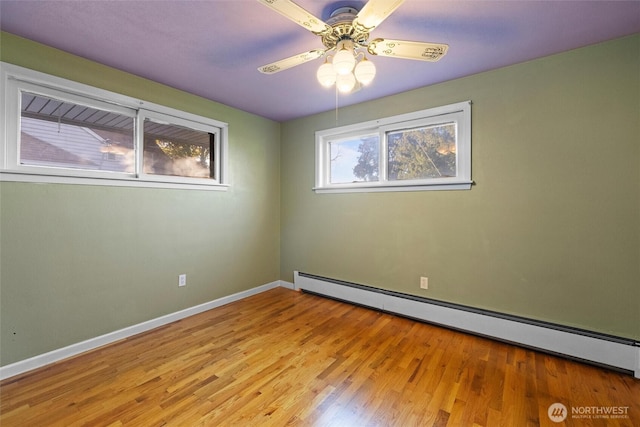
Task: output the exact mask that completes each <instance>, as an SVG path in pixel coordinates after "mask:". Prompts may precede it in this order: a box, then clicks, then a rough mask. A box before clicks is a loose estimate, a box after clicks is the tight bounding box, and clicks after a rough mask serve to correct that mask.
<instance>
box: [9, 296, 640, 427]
mask: <svg viewBox="0 0 640 427" xmlns="http://www.w3.org/2000/svg"><path fill="white" fill-rule="evenodd" d="M554 403H562V404H563V405H565V407H566V408H567V411H568V417H567V419H566V420H565V421H564V422H562V423H555V422H552V421H551V419H550V418H549V416H548V409H549V406H550V405H552V404H554ZM613 408H615V409H613ZM572 411H578V412H582V413H581V414H580V416H581V417H583V418H577V416H578V414H577V413H576V414H575V415H572ZM585 411H589V412H591V413H592V414H591V418H586V415H587V414H585V413H584V412H585ZM612 411H615V412H617V415H616V416H617V417H623V418H612V416H613V415H611V412H612ZM593 412H600V414H599V415H598V414H596V415H594V414H593ZM603 412H607V413H608V414H609V418H603V417H604V416H605V415H603ZM597 417H600V418H597ZM0 425H1V426H2V427H10V426H65V427H67V426H83V425H88V426H121V425H127V426H145V427H146V426H164V425H170V426H251V425H260V426H263V425H264V426H285V425H304V426H341V427H343V426H445V425H446V426H538V425H542V426H556V425H566V426H617V425H620V426H633V425H635V426H638V425H640V380H637V379H634V378H633V377H631V376H629V375H624V374H620V373H616V372H612V371H608V370H604V369H600V368H596V367H593V366H588V365H583V364H580V363H576V362H572V361H568V360H564V359H561V358H558V357H554V356H549V355H545V354H542V353H537V352H534V351H531V350H527V349H523V348H519V347H515V346H511V345H508V344H504V343H500V342H496V341H492V340H489V339H484V338H479V337H474V336H471V335H466V334H463V333H459V332H455V331H451V330H448V329H443V328H439V327H436V326H432V325H427V324H424V323H419V322H415V321H412V320H409V319H405V318H401V317H396V316H393V315H389V314H385V313H379V312H376V311H374V310H370V309H366V308H362V307H357V306H353V305H349V304H345V303H341V302H337V301H333V300H329V299H325V298H321V297H317V296H314V295H309V294H302V293H298V292H295V291H291V290H288V289H283V288H279V289H274V290H271V291H268V292H265V293H262V294H259V295H255V296H253V297H250V298H247V299H245V300H242V301H238V302H234V303H231V304H228V305H226V306H223V307H219V308H216V309H214V310H211V311H208V312H205V313H202V314H199V315H196V316H193V317H190V318H188V319H184V320H181V321H178V322H175V323H172V324H170V325H166V326H163V327H161V328H158V329H155V330H153V331H150V332H147V333H144V334H141V335H138V336H135V337H131V338H129V339H126V340H123V341H121V342H118V343H115V344H113V345H109V346H106V347H103V348H101V349H97V350H95V351H92V352H88V353H86V354H83V355H80V356H77V357H74V358H72V359H69V360H67V361H63V362H60V363H56V364H54V365H52V366H49V367H46V368H42V369H40V370H37V371H33V372H31V373H27V374H24V375H20V376H16V377H14V378H9V379H7V380H5V381H4V382H2V383H0Z"/></svg>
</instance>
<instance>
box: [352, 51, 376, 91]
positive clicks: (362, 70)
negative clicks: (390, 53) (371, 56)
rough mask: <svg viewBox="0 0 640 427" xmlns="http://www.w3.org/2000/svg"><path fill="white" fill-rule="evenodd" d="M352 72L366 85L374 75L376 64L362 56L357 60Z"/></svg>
mask: <svg viewBox="0 0 640 427" xmlns="http://www.w3.org/2000/svg"><path fill="white" fill-rule="evenodd" d="M354 72H355V75H356V79H358V81H359V82H360V83H362V84H363V85H365V86H366V85H368V84H369V83H371V82H372V81H373V79H374V77H375V76H376V66H375V64H374V63H373V62H371V61H369V60H368V59H367V58H366V57H364V58H362V61H360V62H358V65H356V69H355V71H354Z"/></svg>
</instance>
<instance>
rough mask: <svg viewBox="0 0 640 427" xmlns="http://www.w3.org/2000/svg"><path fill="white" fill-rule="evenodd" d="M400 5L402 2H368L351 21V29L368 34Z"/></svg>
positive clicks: (386, 0) (399, 0) (373, 0)
mask: <svg viewBox="0 0 640 427" xmlns="http://www.w3.org/2000/svg"><path fill="white" fill-rule="evenodd" d="M402 3H404V0H369V1H368V2H367V4H365V5H364V7H363V8H362V10H361V11H360V12H359V13H358V16H356V19H354V20H353V27H354V28H355V29H356V31H358V32H370V31H372V30H373V29H374V28H375V27H377V26H378V25H380V23H381V22H382V21H384V20H385V19H387V17H388V16H389V15H391V14H392V13H393V11H394V10H396V9H397V8H398V7H399V6H400V5H401V4H402Z"/></svg>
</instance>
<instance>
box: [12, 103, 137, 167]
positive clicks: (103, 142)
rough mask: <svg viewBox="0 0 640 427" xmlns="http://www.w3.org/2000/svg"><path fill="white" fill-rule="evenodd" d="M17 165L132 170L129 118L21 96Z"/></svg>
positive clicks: (132, 126) (108, 112)
mask: <svg viewBox="0 0 640 427" xmlns="http://www.w3.org/2000/svg"><path fill="white" fill-rule="evenodd" d="M21 98H22V99H21V117H20V153H19V157H20V164H22V165H29V166H47V167H59V168H72V169H88V170H100V171H112V172H128V173H132V172H133V171H134V169H135V160H134V151H133V136H134V135H133V129H134V119H133V117H128V116H124V115H121V114H118V113H114V112H110V111H104V110H100V109H96V108H92V107H87V106H83V105H78V104H75V103H72V102H65V101H62V100H58V99H55V98H52V97H47V96H42V95H36V94H32V93H28V92H22V94H21Z"/></svg>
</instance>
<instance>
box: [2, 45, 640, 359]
mask: <svg viewBox="0 0 640 427" xmlns="http://www.w3.org/2000/svg"><path fill="white" fill-rule="evenodd" d="M0 55H1V56H0V58H1V59H2V61H5V62H9V63H14V64H17V65H20V66H24V67H27V68H32V69H35V70H39V71H43V72H46V73H49V74H53V75H57V76H60V77H64V78H68V79H71V80H74V81H78V82H81V83H86V84H89V85H92V86H96V87H100V88H103V89H107V90H111V91H114V92H118V93H123V94H126V95H129V96H132V97H137V98H140V99H144V100H147V101H150V102H154V103H157V104H162V105H167V106H169V107H173V108H178V109H182V110H185V111H188V112H191V113H194V114H199V115H202V116H206V117H211V118H214V119H217V120H221V121H225V122H227V123H229V136H230V140H229V148H230V165H229V166H230V180H231V185H232V186H231V189H230V190H229V191H228V192H208V191H184V190H182V191H181V190H168V189H144V188H121V187H98V186H81V185H56V184H27V183H13V182H1V183H0V255H1V256H0V364H1V365H7V364H10V363H13V362H16V361H20V360H23V359H26V358H28V357H32V356H35V355H38V354H42V353H45V352H47V351H51V350H54V349H58V348H61V347H64V346H66V345H70V344H73V343H77V342H79V341H82V340H85V339H89V338H92V337H95V336H99V335H101V334H104V333H108V332H111V331H114V330H118V329H121V328H124V327H127V326H130V325H134V324H137V323H140V322H143V321H145V320H149V319H153V318H156V317H158V316H162V315H164V314H168V313H172V312H175V311H178V310H181V309H184V308H187V307H192V306H194V305H197V304H201V303H204V302H207V301H211V300H213V299H216V298H220V297H222V296H226V295H229V294H232V293H235V292H239V291H242V290H246V289H250V288H253V287H255V286H259V285H262V284H265V283H269V282H272V281H275V280H278V279H283V280H287V281H291V280H293V271H294V270H298V271H304V272H308V273H314V274H320V275H325V276H329V277H335V278H340V279H344V280H349V281H354V282H358V283H363V284H369V285H373V286H377V287H380V288H384V289H393V290H397V291H400V292H406V293H411V294H416V295H423V296H427V297H431V298H436V299H440V300H445V301H453V302H458V303H462V304H467V305H471V306H475V307H482V308H487V309H491V310H497V311H502V312H506V313H512V314H516V315H521V316H527V317H531V318H536V319H543V320H547V321H551V322H558V323H561V324H565V325H569V326H576V327H581V328H586V329H590V330H594V331H600V332H605V333H611V334H615V335H619V336H625V337H629V338H634V339H640V35H635V36H632V37H627V38H623V39H619V40H614V41H611V42H608V43H603V44H599V45H595V46H590V47H587V48H583V49H578V50H574V51H571V52H567V53H563V54H560V55H555V56H552V57H548V58H543V59H540V60H536V61H531V62H527V63H523V64H519V65H515V66H512V67H507V68H503V69H500V70H496V71H491V72H487V73H483V74H479V75H475V76H471V77H467V78H464V79H458V80H455V81H451V82H447V83H443V84H439V85H434V86H430V87H425V88H422V89H418V90H414V91H411V92H406V93H403V94H400V95H395V96H391V97H388V98H384V99H379V100H376V101H372V102H368V103H364V104H360V105H356V106H352V107H346V108H340V110H339V118H338V120H336V116H335V111H330V112H327V113H324V114H318V115H314V116H311V117H306V118H302V119H298V120H293V121H289V122H286V123H282V124H279V123H276V122H273V121H270V120H267V119H264V118H261V117H258V116H255V115H251V114H248V113H244V112H242V111H239V110H236V109H233V108H230V107H227V106H224V105H221V104H218V103H215V102H212V101H209V100H206V99H203V98H199V97H196V96H194V95H191V94H187V93H184V92H181V91H178V90H176V89H172V88H169V87H167V86H163V85H160V84H158V83H154V82H151V81H148V80H144V79H141V78H139V77H136V76H133V75H130V74H127V73H124V72H121V71H118V70H114V69H111V68H108V67H105V66H103V65H100V64H97V63H94V62H90V61H87V60H85V59H82V58H79V57H76V56H72V55H69V54H66V53H64V52H61V51H59V50H56V49H52V48H50V47H46V46H43V45H40V44H37V43H33V42H31V41H28V40H25V39H21V38H19V37H15V36H13V35H10V34H7V33H1V38H0ZM465 100H472V101H473V134H472V137H473V178H474V180H475V181H476V184H477V185H475V186H474V187H473V188H472V190H470V191H434V192H408V193H356V194H322V195H317V194H315V193H313V192H312V191H311V188H312V187H313V185H314V144H315V141H314V132H315V131H316V130H321V129H327V128H331V127H335V126H341V125H345V124H350V123H355V122H359V121H365V120H372V119H376V118H380V117H386V116H391V115H396V114H401V113H405V112H411V111H415V110H420V109H425V108H429V107H435V106H440V105H443V104H449V103H453V102H459V101H465ZM180 273H187V278H188V284H187V286H186V287H185V288H178V286H177V276H178V274H180ZM420 276H428V277H429V286H430V289H429V290H428V291H423V290H420V289H419V286H418V284H419V277H420Z"/></svg>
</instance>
